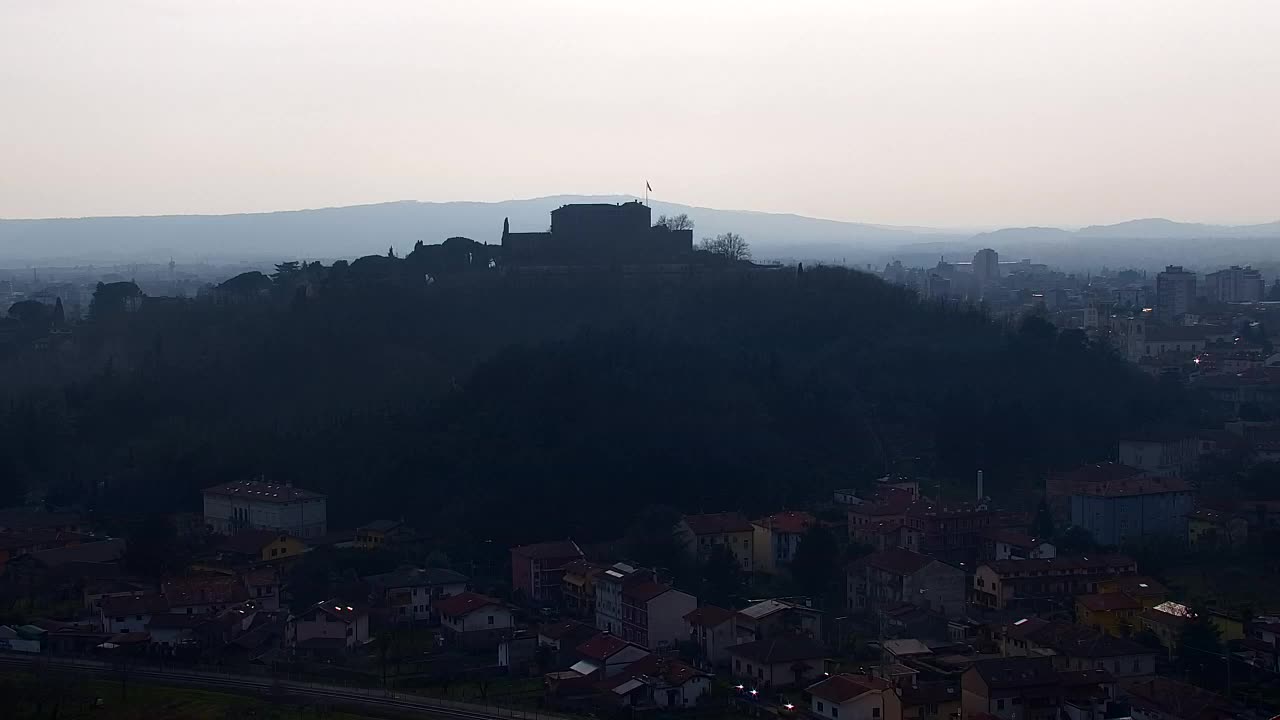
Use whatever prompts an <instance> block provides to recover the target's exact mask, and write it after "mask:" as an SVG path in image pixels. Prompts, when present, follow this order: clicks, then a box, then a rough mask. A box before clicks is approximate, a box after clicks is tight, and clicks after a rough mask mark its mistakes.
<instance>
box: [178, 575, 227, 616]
mask: <svg viewBox="0 0 1280 720" xmlns="http://www.w3.org/2000/svg"><path fill="white" fill-rule="evenodd" d="M160 592H161V594H163V595H164V597H165V600H167V601H168V602H169V611H170V612H174V613H179V614H186V615H208V614H211V613H218V612H222V611H223V610H226V609H227V608H229V607H232V606H234V605H239V604H240V603H242V602H244V601H246V600H248V599H249V591H248V590H247V589H246V588H245V584H244V581H243V580H241V579H240V578H238V577H236V576H234V575H214V574H209V575H192V576H189V577H183V578H177V579H174V580H170V581H168V582H166V583H164V585H163V586H162V587H161V589H160Z"/></svg>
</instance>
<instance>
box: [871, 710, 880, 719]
mask: <svg viewBox="0 0 1280 720" xmlns="http://www.w3.org/2000/svg"><path fill="white" fill-rule="evenodd" d="M871 717H873V718H878V717H880V708H871Z"/></svg>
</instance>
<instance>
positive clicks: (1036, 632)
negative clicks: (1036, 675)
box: [991, 617, 1161, 678]
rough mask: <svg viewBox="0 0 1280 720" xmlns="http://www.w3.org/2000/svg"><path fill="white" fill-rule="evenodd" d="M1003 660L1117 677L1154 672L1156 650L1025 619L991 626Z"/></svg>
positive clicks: (1085, 630)
mask: <svg viewBox="0 0 1280 720" xmlns="http://www.w3.org/2000/svg"><path fill="white" fill-rule="evenodd" d="M991 640H992V642H994V643H995V644H996V646H997V647H998V648H999V649H1000V654H1001V655H1003V656H1005V657H1048V658H1050V659H1051V662H1052V663H1053V668H1054V669H1055V670H1059V671H1078V670H1105V671H1107V672H1108V673H1111V675H1112V676H1114V677H1117V678H1129V677H1144V676H1147V675H1151V674H1153V673H1154V672H1155V671H1156V656H1157V655H1159V654H1161V652H1160V651H1158V650H1155V649H1153V648H1149V647H1147V646H1145V645H1143V644H1141V643H1138V642H1134V641H1133V640H1129V639H1126V638H1120V637H1115V636H1113V635H1107V634H1104V633H1102V632H1100V631H1098V630H1095V629H1093V628H1089V627H1085V626H1084V625H1078V624H1076V623H1072V622H1059V621H1049V620H1043V619H1041V618H1037V617H1028V618H1022V619H1019V620H1015V621H1014V622H1012V623H1008V624H1001V625H998V626H992V627H991Z"/></svg>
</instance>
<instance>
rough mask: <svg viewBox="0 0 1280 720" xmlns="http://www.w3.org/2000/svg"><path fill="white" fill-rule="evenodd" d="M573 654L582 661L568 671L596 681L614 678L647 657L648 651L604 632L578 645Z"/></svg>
mask: <svg viewBox="0 0 1280 720" xmlns="http://www.w3.org/2000/svg"><path fill="white" fill-rule="evenodd" d="M575 652H576V653H577V655H578V656H579V657H581V658H582V659H581V660H580V661H578V662H577V663H576V664H574V666H573V667H572V668H570V669H571V670H573V671H574V672H576V673H578V674H580V675H583V676H586V677H590V678H595V679H597V680H603V679H605V678H611V677H614V676H615V675H617V674H619V673H621V672H623V671H624V670H626V669H627V667H628V666H630V665H631V663H634V662H635V661H637V660H640V659H641V658H644V657H647V656H648V655H649V651H648V650H645V649H644V648H642V647H640V646H639V645H636V644H635V643H629V642H627V641H626V640H623V639H622V638H620V637H618V636H617V635H611V634H609V633H604V632H602V633H598V634H597V635H596V636H595V637H593V638H591V639H590V640H588V641H586V642H584V643H582V644H581V645H579V646H578V647H577V648H575Z"/></svg>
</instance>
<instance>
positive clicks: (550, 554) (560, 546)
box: [511, 540, 582, 561]
mask: <svg viewBox="0 0 1280 720" xmlns="http://www.w3.org/2000/svg"><path fill="white" fill-rule="evenodd" d="M511 554H512V555H518V556H520V557H523V558H528V559H530V560H565V561H568V560H580V559H582V548H580V547H578V543H576V542H574V541H572V540H552V541H550V542H540V543H534V544H532V545H520V546H519V547H513V548H511Z"/></svg>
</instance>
